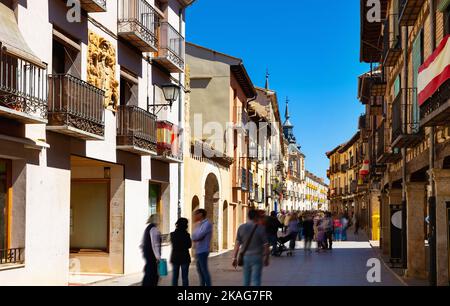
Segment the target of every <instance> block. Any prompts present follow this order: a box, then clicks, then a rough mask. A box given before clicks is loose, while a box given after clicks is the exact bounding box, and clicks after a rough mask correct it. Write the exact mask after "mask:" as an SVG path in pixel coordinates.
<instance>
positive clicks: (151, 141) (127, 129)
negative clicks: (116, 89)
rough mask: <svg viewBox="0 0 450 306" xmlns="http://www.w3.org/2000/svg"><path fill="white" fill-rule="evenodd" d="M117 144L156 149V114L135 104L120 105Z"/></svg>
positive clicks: (150, 149) (153, 150) (149, 149)
mask: <svg viewBox="0 0 450 306" xmlns="http://www.w3.org/2000/svg"><path fill="white" fill-rule="evenodd" d="M117 138H118V145H119V146H136V147H138V148H141V149H143V150H147V151H152V152H155V151H156V144H157V135H156V116H155V115H154V114H152V113H150V112H148V111H146V110H144V109H142V108H140V107H138V106H135V105H120V106H119V108H118V112H117Z"/></svg>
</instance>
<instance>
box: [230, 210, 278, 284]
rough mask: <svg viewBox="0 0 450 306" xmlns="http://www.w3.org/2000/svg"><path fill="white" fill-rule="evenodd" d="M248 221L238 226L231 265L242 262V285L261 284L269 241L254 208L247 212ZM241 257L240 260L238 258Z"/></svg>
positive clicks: (234, 265)
mask: <svg viewBox="0 0 450 306" xmlns="http://www.w3.org/2000/svg"><path fill="white" fill-rule="evenodd" d="M248 219H249V221H248V222H247V223H245V224H242V225H241V226H239V229H238V231H237V235H236V245H235V247H234V253H233V254H234V256H233V263H232V265H233V267H234V268H237V266H238V265H239V263H240V262H239V261H241V264H243V273H244V280H243V282H244V286H246V287H248V286H250V285H253V286H257V287H258V286H261V278H262V270H263V266H265V267H267V266H268V265H269V254H270V250H269V243H268V240H267V235H266V231H265V229H264V227H262V226H261V225H259V224H258V223H259V220H258V213H257V211H256V210H250V211H249V212H248ZM239 257H241V260H240V258H239Z"/></svg>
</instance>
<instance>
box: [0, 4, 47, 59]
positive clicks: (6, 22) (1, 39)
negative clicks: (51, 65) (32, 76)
mask: <svg viewBox="0 0 450 306" xmlns="http://www.w3.org/2000/svg"><path fill="white" fill-rule="evenodd" d="M0 47H1V48H4V49H6V52H7V53H9V54H12V55H14V56H17V57H19V58H21V59H24V60H26V61H29V62H31V63H32V64H35V65H37V66H39V67H42V68H45V67H46V65H45V64H44V63H43V62H42V61H41V60H40V59H39V58H38V57H37V56H36V55H34V53H33V51H31V49H30V47H29V46H28V45H27V43H26V42H25V39H24V38H23V36H22V33H21V32H20V30H19V25H18V24H17V21H16V16H15V15H14V12H13V11H12V10H11V9H10V8H9V7H7V6H6V5H4V4H2V3H0Z"/></svg>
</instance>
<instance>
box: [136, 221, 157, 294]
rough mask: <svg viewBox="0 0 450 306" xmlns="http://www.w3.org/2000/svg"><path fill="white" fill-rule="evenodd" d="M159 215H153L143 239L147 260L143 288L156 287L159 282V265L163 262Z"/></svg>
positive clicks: (143, 249) (143, 250) (142, 245)
mask: <svg viewBox="0 0 450 306" xmlns="http://www.w3.org/2000/svg"><path fill="white" fill-rule="evenodd" d="M159 222H160V219H159V215H157V214H155V215H151V216H150V218H149V219H148V221H147V227H146V229H145V231H144V237H143V238H142V244H141V249H142V253H143V256H144V259H145V267H144V279H143V280H142V286H144V287H156V286H158V282H159V273H158V263H159V261H160V260H161V233H160V231H159V230H158V226H159Z"/></svg>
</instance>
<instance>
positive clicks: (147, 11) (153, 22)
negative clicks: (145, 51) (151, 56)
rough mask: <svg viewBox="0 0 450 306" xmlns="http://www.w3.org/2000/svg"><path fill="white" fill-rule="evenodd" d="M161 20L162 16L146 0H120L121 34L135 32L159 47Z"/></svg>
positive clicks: (153, 45)
mask: <svg viewBox="0 0 450 306" xmlns="http://www.w3.org/2000/svg"><path fill="white" fill-rule="evenodd" d="M160 21H161V16H160V15H159V13H157V11H156V10H155V9H154V8H153V7H152V6H151V5H150V3H148V2H147V1H146V0H119V34H120V33H130V32H135V33H137V34H138V35H139V37H140V38H141V39H143V40H144V41H145V42H146V43H147V44H148V45H150V46H151V47H152V48H154V49H157V48H158V29H159V26H160ZM133 40H134V38H133Z"/></svg>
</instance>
